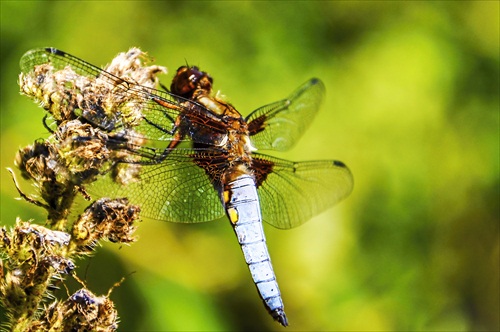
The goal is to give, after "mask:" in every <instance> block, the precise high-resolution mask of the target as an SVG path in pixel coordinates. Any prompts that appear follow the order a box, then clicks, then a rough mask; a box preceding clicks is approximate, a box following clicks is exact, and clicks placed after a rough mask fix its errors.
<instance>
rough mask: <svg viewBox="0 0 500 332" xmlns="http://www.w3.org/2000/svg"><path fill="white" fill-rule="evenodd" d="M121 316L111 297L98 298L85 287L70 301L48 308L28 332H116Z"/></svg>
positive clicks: (60, 302)
mask: <svg viewBox="0 0 500 332" xmlns="http://www.w3.org/2000/svg"><path fill="white" fill-rule="evenodd" d="M117 328H118V313H117V312H116V310H115V306H114V304H113V302H112V301H111V300H110V299H109V297H108V296H96V295H94V294H93V293H92V292H91V291H89V290H88V289H85V288H82V289H80V290H78V291H76V292H75V293H74V294H73V295H71V296H70V297H69V298H68V299H67V300H66V301H64V302H62V301H56V302H54V303H52V304H51V305H50V306H49V307H47V308H46V309H45V311H44V313H43V314H42V316H41V317H40V319H39V320H38V321H37V322H35V323H33V324H32V325H31V326H30V327H29V329H28V331H40V330H46V331H48V330H51V331H52V330H57V331H115V330H116V329H117Z"/></svg>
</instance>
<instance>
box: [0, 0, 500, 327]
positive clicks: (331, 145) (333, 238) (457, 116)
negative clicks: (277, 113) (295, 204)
mask: <svg viewBox="0 0 500 332" xmlns="http://www.w3.org/2000/svg"><path fill="white" fill-rule="evenodd" d="M0 5H1V70H0V74H1V109H0V112H1V157H2V158H1V165H0V166H1V167H0V174H1V216H0V217H1V219H0V223H1V224H2V225H12V224H13V222H14V220H15V218H16V216H20V217H22V218H23V219H24V220H27V219H29V218H34V219H35V220H36V221H37V222H40V223H42V222H43V220H44V215H43V211H41V210H40V209H38V208H35V207H33V206H30V205H29V204H28V203H26V202H23V201H16V200H14V197H17V196H18V195H17V193H16V191H15V189H14V186H13V182H12V180H11V179H10V177H9V175H8V173H7V171H6V170H5V168H6V167H12V166H13V157H14V154H15V152H16V149H18V148H19V147H23V146H26V145H27V144H30V143H31V142H33V140H35V139H37V138H41V137H46V136H47V135H48V133H47V131H46V130H45V129H44V127H43V125H42V118H43V115H44V112H43V110H42V109H40V108H38V107H37V106H36V105H35V104H34V103H32V102H31V101H30V100H29V99H28V98H26V97H24V96H21V95H19V93H18V86H17V83H16V82H17V75H18V73H19V67H18V61H19V58H20V57H21V55H22V54H23V53H24V52H25V51H27V50H29V49H31V48H35V47H43V46H54V47H58V48H60V49H62V50H65V51H66V52H69V53H72V54H74V55H77V56H79V57H81V58H83V59H85V60H87V61H89V62H91V63H94V64H96V65H99V66H101V65H105V64H106V63H108V62H109V61H110V60H111V59H112V58H113V57H114V56H115V55H116V54H117V53H118V52H121V51H126V50H127V49H128V48H129V47H131V46H139V47H141V48H142V49H143V50H145V51H147V52H149V54H150V55H152V56H153V57H155V59H156V63H158V64H161V65H164V66H167V67H168V69H169V71H170V74H169V75H167V76H165V77H162V81H163V82H164V83H165V84H166V85H169V80H170V79H171V76H172V73H173V72H174V71H175V69H177V67H179V66H180V65H183V64H184V63H186V62H188V63H189V64H192V65H199V66H200V67H202V68H203V69H204V70H206V71H208V72H210V73H211V75H212V76H213V77H214V78H215V89H216V90H218V89H219V90H221V91H222V92H223V93H224V94H225V95H226V96H228V97H229V99H230V101H231V102H232V103H233V104H234V105H235V106H236V107H237V109H239V110H240V112H242V113H243V114H244V115H246V114H248V113H249V112H250V111H251V110H253V109H255V108H256V107H258V106H261V105H263V104H265V103H268V102H271V101H274V100H278V99H280V98H282V97H285V96H287V95H288V94H289V93H290V92H291V91H293V89H295V88H296V87H298V86H299V85H300V84H301V83H302V82H304V81H305V80H307V79H308V78H310V77H314V76H316V77H319V78H321V79H322V80H323V81H324V82H325V85H326V87H327V96H326V102H325V104H324V106H323V108H322V110H321V112H320V113H319V115H318V116H317V117H316V119H315V121H314V122H313V125H312V127H311V128H310V130H308V131H307V133H306V134H305V135H304V137H303V138H302V140H301V141H300V143H299V144H298V145H297V146H296V148H294V149H293V150H292V151H291V152H289V153H286V154H280V155H277V156H279V157H283V158H288V159H292V160H313V159H339V160H342V161H344V162H345V163H346V164H347V165H348V166H349V167H350V168H351V170H352V172H353V174H354V178H355V187H354V191H353V193H352V195H351V196H350V197H349V198H348V199H347V200H346V201H345V202H343V203H341V204H340V205H338V206H337V207H335V208H332V209H330V210H328V211H327V212H325V213H323V214H321V215H319V216H318V217H316V218H314V219H313V220H311V221H310V222H309V223H307V224H306V225H303V226H302V227H299V228H297V229H293V230H290V231H278V230H275V229H273V228H272V227H267V226H266V228H265V231H266V234H267V239H268V245H269V250H270V253H271V255H272V258H273V262H274V267H275V271H276V273H277V276H278V281H279V282H280V286H281V291H282V295H283V298H284V301H285V306H286V312H287V315H288V317H289V320H290V327H289V328H288V330H289V331H295V330H309V331H320V330H387V331H391V330H392V331H401V330H447V331H462V330H498V329H499V328H500V323H499V292H500V290H499V252H500V244H499V15H500V14H499V2H498V1H474V2H466V1H460V2H458V1H456V2H454V1H445V2H436V1H432V2H425V1H412V2H372V1H364V2H344V1H341V2H326V1H321V2H305V1H304V2H302V1H300V2H272V3H271V2H237V1H234V2H230V1H224V2H205V1H204V2H194V1H186V2H180V1H179V2H160V1H156V2H146V1H140V2H139V1H138V2H131V1H129V2H118V1H111V2H106V1H101V2H98V1H95V2H65V1H61V2H28V1H23V2H8V1H2V2H1V3H0ZM22 185H23V188H25V189H26V190H28V189H29V184H28V183H26V182H23V183H22ZM138 234H139V236H140V239H139V241H138V242H137V243H135V244H133V245H131V246H120V245H115V244H111V243H107V244H105V245H104V246H103V247H101V248H99V249H98V251H97V253H96V255H95V256H94V257H93V258H92V259H89V260H84V261H81V262H80V265H81V266H82V269H81V270H80V272H79V275H80V278H81V279H85V280H86V282H87V283H88V285H89V288H90V289H92V290H93V291H95V292H96V293H98V294H103V293H105V292H106V291H107V289H109V288H110V287H111V286H112V285H113V284H114V283H115V282H117V281H119V280H120V279H121V278H122V277H123V276H126V280H125V281H124V282H123V283H122V284H121V285H120V286H119V287H117V288H115V289H114V291H113V293H112V296H111V298H112V299H113V300H114V301H115V303H116V306H117V308H118V310H119V313H120V317H121V324H120V327H121V330H153V329H154V330H231V331H233V330H283V328H281V327H280V326H279V325H278V324H277V323H275V322H273V321H272V319H271V318H270V317H269V316H268V315H267V313H266V311H265V309H264V308H263V306H262V303H261V301H260V299H259V298H258V295H257V293H256V290H255V289H254V286H253V285H252V281H251V278H250V275H249V272H248V271H247V267H246V265H245V263H244V260H243V257H242V254H241V252H240V249H239V247H238V245H237V241H236V239H235V238H234V234H233V231H232V229H231V227H230V226H229V225H228V224H227V223H226V222H214V223H207V224H198V225H177V224H171V223H163V222H158V221H151V220H144V222H142V223H141V224H140V227H139V230H138ZM134 271H135V273H132V272H134ZM131 273H132V274H131ZM68 285H69V287H70V288H71V289H72V290H74V289H75V287H77V286H75V285H74V284H73V283H70V282H68ZM60 286H61V285H60ZM61 287H62V286H61ZM62 288H63V287H62ZM63 289H64V288H63ZM62 293H64V291H63V292H62Z"/></svg>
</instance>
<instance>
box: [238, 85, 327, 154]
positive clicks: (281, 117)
mask: <svg viewBox="0 0 500 332" xmlns="http://www.w3.org/2000/svg"><path fill="white" fill-rule="evenodd" d="M324 95H325V86H324V84H323V82H321V81H320V80H319V79H317V78H314V79H311V80H309V81H308V82H306V83H304V84H303V85H302V86H301V87H299V88H298V89H297V90H296V91H295V92H294V93H292V94H291V95H290V97H288V98H287V99H283V100H280V101H278V102H275V103H272V104H268V105H265V106H262V107H260V108H258V109H256V110H255V111H253V112H252V113H251V114H250V115H249V116H248V117H247V118H246V120H247V122H248V128H249V131H250V136H251V139H252V142H253V145H254V146H255V147H256V148H257V149H262V150H278V151H285V150H288V149H290V148H291V147H292V146H293V145H294V144H295V143H296V142H297V140H298V138H299V137H300V136H301V135H302V134H303V133H304V131H305V130H306V129H307V128H308V127H309V125H310V124H311V122H312V120H313V119H314V116H315V115H316V113H317V111H318V110H319V107H320V106H321V103H322V101H323V97H324Z"/></svg>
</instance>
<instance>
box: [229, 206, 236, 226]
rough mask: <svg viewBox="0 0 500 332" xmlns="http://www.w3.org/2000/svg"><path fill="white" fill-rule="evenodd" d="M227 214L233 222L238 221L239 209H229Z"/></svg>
mask: <svg viewBox="0 0 500 332" xmlns="http://www.w3.org/2000/svg"><path fill="white" fill-rule="evenodd" d="M227 216H228V217H229V220H230V221H231V223H233V224H236V223H237V222H238V211H237V210H236V209H235V208H229V209H227Z"/></svg>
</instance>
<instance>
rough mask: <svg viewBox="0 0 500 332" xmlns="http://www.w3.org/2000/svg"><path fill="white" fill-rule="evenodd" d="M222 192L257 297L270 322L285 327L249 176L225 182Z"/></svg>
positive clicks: (253, 184) (281, 302)
mask: <svg viewBox="0 0 500 332" xmlns="http://www.w3.org/2000/svg"><path fill="white" fill-rule="evenodd" d="M224 193H225V194H224V203H225V207H226V211H227V215H228V217H229V220H230V221H231V224H232V225H233V228H234V231H235V233H236V236H237V237H238V242H239V243H240V246H241V249H242V251H243V255H244V256H245V261H246V262H247V264H248V268H249V269H250V273H251V274H252V279H253V281H254V283H255V285H256V286H257V290H258V291H259V294H260V297H261V298H262V300H263V301H264V304H265V306H266V308H267V310H268V311H269V312H270V313H271V315H272V316H273V317H274V319H276V320H277V321H278V322H280V323H281V324H282V325H283V326H287V325H288V321H287V318H286V315H285V311H284V306H283V300H282V299H281V294H280V290H279V287H278V283H277V281H276V276H275V274H274V271H273V266H272V264H271V258H270V256H269V252H268V250H267V245H266V237H265V235H264V229H263V227H262V216H261V212H260V204H259V197H258V195H257V188H256V185H255V181H254V179H253V178H252V177H251V176H250V175H247V174H244V175H240V176H238V177H237V178H236V179H235V180H234V181H231V182H229V183H228V185H227V186H226V190H225V192H224Z"/></svg>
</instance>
